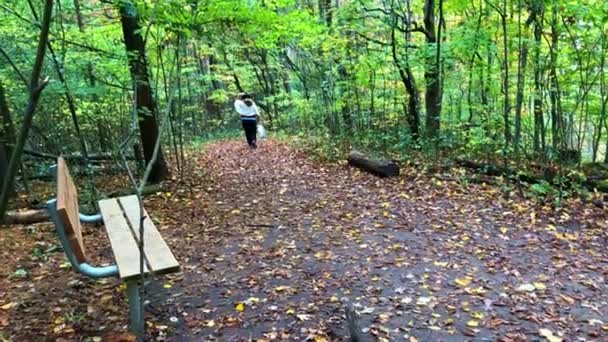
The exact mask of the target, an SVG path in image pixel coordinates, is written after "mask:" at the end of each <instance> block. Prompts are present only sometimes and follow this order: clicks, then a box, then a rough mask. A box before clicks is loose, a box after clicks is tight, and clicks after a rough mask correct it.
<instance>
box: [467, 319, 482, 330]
mask: <svg viewBox="0 0 608 342" xmlns="http://www.w3.org/2000/svg"><path fill="white" fill-rule="evenodd" d="M478 326H479V322H477V321H476V320H474V319H472V320H470V321H468V322H467V327H470V328H477V327H478Z"/></svg>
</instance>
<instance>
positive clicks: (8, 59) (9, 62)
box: [0, 46, 28, 87]
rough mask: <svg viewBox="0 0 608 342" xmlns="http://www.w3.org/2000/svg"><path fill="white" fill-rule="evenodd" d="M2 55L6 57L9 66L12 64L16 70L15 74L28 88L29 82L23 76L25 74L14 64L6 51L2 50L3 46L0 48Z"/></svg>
mask: <svg viewBox="0 0 608 342" xmlns="http://www.w3.org/2000/svg"><path fill="white" fill-rule="evenodd" d="M0 54H2V56H4V58H5V59H6V61H7V62H8V64H10V65H11V66H12V67H13V69H14V70H15V73H16V74H17V76H19V78H20V79H21V81H22V82H23V83H24V84H25V86H26V87H27V86H28V81H27V79H26V78H25V76H23V74H22V73H21V71H20V70H19V69H18V68H17V66H16V65H15V63H13V61H12V60H11V58H10V57H9V55H8V54H7V53H6V51H4V49H3V48H2V46H0Z"/></svg>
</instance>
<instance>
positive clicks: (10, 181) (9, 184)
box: [0, 0, 53, 222]
mask: <svg viewBox="0 0 608 342" xmlns="http://www.w3.org/2000/svg"><path fill="white" fill-rule="evenodd" d="M52 13H53V0H46V1H45V4H44V11H43V16H42V22H41V27H40V36H39V38H38V49H37V51H36V60H35V61H34V66H33V68H32V75H31V77H30V84H29V100H28V104H27V107H26V109H25V112H24V114H23V122H22V124H21V130H20V132H19V136H18V138H17V140H16V142H15V148H14V149H13V151H12V153H11V157H10V161H9V163H8V168H7V171H6V177H4V179H3V180H2V191H0V222H2V220H3V219H4V214H5V213H6V210H7V209H8V201H9V197H10V195H11V193H12V192H13V186H14V182H15V176H16V174H17V169H18V168H19V166H20V165H21V155H22V152H23V148H24V147H25V141H26V140H27V137H28V135H29V130H30V127H31V126H32V120H33V118H34V112H35V111H36V106H37V105H38V100H39V99H40V95H41V94H42V91H43V90H44V87H45V86H46V85H47V83H48V80H44V81H40V74H41V72H42V66H43V64H44V57H45V52H46V46H47V42H48V37H49V28H50V25H51V16H52Z"/></svg>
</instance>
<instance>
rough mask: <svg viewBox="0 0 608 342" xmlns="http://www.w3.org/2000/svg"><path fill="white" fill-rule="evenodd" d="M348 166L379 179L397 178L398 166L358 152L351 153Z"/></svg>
mask: <svg viewBox="0 0 608 342" xmlns="http://www.w3.org/2000/svg"><path fill="white" fill-rule="evenodd" d="M348 164H349V165H351V166H354V167H356V168H359V169H362V170H364V171H367V172H369V173H371V174H373V175H376V176H379V177H394V176H399V165H397V163H395V162H393V161H390V160H383V159H373V158H371V157H368V156H366V155H365V154H363V153H361V152H358V151H351V152H350V153H349V155H348Z"/></svg>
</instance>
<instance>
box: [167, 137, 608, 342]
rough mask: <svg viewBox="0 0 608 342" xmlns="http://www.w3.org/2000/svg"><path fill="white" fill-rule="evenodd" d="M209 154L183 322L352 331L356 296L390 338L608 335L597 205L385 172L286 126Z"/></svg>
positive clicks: (606, 269) (605, 266)
mask: <svg viewBox="0 0 608 342" xmlns="http://www.w3.org/2000/svg"><path fill="white" fill-rule="evenodd" d="M197 165H198V166H200V170H199V171H197V172H205V173H206V175H205V178H207V180H206V183H207V184H206V185H205V189H204V190H203V189H196V191H194V195H193V196H190V195H188V196H186V197H185V198H187V200H188V201H190V200H192V198H193V197H194V198H196V199H195V200H193V202H192V203H189V204H187V205H189V206H190V208H191V211H192V214H191V217H192V220H193V222H192V223H194V225H193V224H189V223H186V222H183V219H184V218H185V217H186V216H188V214H186V213H185V212H186V211H187V210H186V209H184V210H178V211H177V212H175V213H174V218H173V220H174V221H175V222H180V221H182V226H181V227H175V229H176V231H180V232H181V233H182V234H180V240H181V241H183V240H182V239H183V238H184V235H183V234H186V237H185V239H187V241H188V242H189V243H188V247H184V246H183V244H182V243H181V242H179V241H180V240H178V241H176V242H175V243H174V244H175V246H174V247H178V248H179V250H180V252H179V253H180V254H181V257H182V259H183V260H187V261H186V264H187V266H186V271H185V273H184V278H183V279H182V280H181V281H180V282H178V283H176V284H175V287H174V289H175V293H174V295H176V297H174V298H172V299H171V302H173V303H174V304H175V306H174V308H175V311H174V312H173V313H172V314H173V315H174V316H175V317H180V322H182V323H181V324H178V327H177V330H176V333H177V334H178V335H181V336H191V337H192V336H197V337H200V338H204V339H206V340H207V339H212V338H216V339H218V340H245V339H247V338H253V339H260V338H264V339H266V340H272V339H275V338H276V339H280V338H289V339H292V340H303V339H305V338H312V339H314V338H315V337H316V338H317V339H318V340H322V339H321V338H322V337H325V338H330V339H342V338H343V337H344V336H346V330H345V325H344V323H343V311H342V309H343V304H342V303H345V302H347V303H350V304H351V305H353V306H354V307H355V308H356V309H357V311H359V313H360V314H361V319H360V323H361V328H362V329H363V330H364V331H366V332H367V334H368V335H369V336H370V338H372V337H375V338H377V339H388V340H406V339H409V338H410V336H414V337H415V338H416V339H418V340H426V341H441V340H446V341H449V340H453V341H461V340H463V339H472V340H473V339H474V340H484V339H485V340H495V339H497V338H499V337H503V338H505V340H509V338H511V339H517V338H518V337H522V338H525V337H524V336H525V335H527V336H528V339H535V338H537V337H538V336H539V331H540V332H541V333H542V334H548V333H553V334H555V335H556V336H557V335H559V334H563V335H564V337H566V338H567V339H568V340H574V339H575V338H577V337H580V338H586V339H593V338H600V339H601V338H606V336H608V335H607V334H608V331H607V330H608V288H607V286H606V281H605V277H606V276H608V255H607V252H606V248H605V246H606V236H607V235H606V233H605V231H606V230H605V227H606V223H605V216H604V213H603V212H601V211H599V210H598V209H596V208H590V207H585V206H583V205H581V204H580V203H573V204H571V205H570V206H569V207H568V208H567V209H564V210H562V211H559V212H553V211H552V210H551V209H549V208H542V207H538V206H533V205H532V204H531V203H527V202H524V201H521V200H514V201H507V200H504V199H502V196H501V194H500V193H499V191H498V190H497V189H495V188H492V187H484V186H477V185H471V186H468V187H467V188H463V187H461V186H460V185H457V184H451V183H440V182H437V181H433V180H430V179H428V178H427V177H423V176H418V175H417V174H416V172H415V171H414V170H406V172H405V175H403V176H402V177H400V178H395V179H378V178H375V177H373V176H370V175H367V174H363V173H360V172H358V171H356V170H353V169H350V168H348V167H347V166H327V165H326V166H323V165H319V164H317V163H314V162H312V161H311V160H310V159H308V158H306V156H304V155H302V154H298V153H296V152H294V150H293V149H291V148H289V147H287V146H286V145H284V144H281V143H277V142H273V141H270V142H266V143H265V144H263V145H262V146H261V148H260V149H258V150H255V151H250V150H248V149H247V148H246V147H245V146H243V143H242V142H240V141H230V142H219V143H215V144H212V145H209V146H208V147H207V149H206V151H205V152H204V153H203V154H202V155H201V156H200V158H199V159H198V160H197ZM209 179H211V180H212V181H211V182H210V181H209ZM199 191H200V192H199ZM178 293H179V295H177V294H178ZM240 303H243V304H244V306H240V305H239V304H240ZM161 307H167V306H166V305H163V306H161ZM240 309H243V311H239V310H240ZM184 314H186V316H184ZM166 316H167V315H166V314H164V316H162V317H166ZM540 329H546V330H540ZM175 339H179V338H177V337H175Z"/></svg>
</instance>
